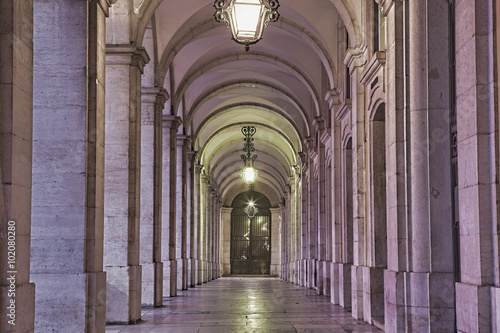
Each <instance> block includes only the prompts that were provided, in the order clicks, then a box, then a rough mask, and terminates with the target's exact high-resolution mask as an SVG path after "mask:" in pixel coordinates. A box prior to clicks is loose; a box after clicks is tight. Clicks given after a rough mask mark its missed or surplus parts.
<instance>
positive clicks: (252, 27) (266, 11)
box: [214, 0, 280, 51]
mask: <svg viewBox="0 0 500 333" xmlns="http://www.w3.org/2000/svg"><path fill="white" fill-rule="evenodd" d="M214 7H215V9H216V12H215V14H214V16H215V19H216V20H217V22H220V23H224V24H225V25H226V27H229V28H230V29H231V34H232V35H233V39H234V40H235V41H236V42H237V43H240V44H244V45H245V50H246V51H248V49H249V47H250V46H249V45H250V44H255V43H257V42H258V41H259V40H260V39H261V38H262V34H263V32H264V28H265V27H267V25H268V24H269V22H276V21H277V20H278V18H279V16H280V15H279V13H278V7H279V2H278V0H216V1H215V2H214Z"/></svg>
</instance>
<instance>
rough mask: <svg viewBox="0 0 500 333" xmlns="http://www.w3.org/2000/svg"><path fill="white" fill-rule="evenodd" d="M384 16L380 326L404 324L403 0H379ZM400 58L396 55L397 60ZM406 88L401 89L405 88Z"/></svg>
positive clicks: (406, 195)
mask: <svg viewBox="0 0 500 333" xmlns="http://www.w3.org/2000/svg"><path fill="white" fill-rule="evenodd" d="M379 3H380V5H381V6H382V8H383V12H384V15H385V19H386V27H387V28H386V45H387V48H386V65H385V66H386V90H387V96H393V98H387V100H386V112H385V122H386V136H385V138H386V173H387V176H386V184H387V185H386V189H387V191H386V202H387V211H386V214H387V270H385V271H384V300H385V314H384V317H385V329H386V331H387V332H402V331H404V330H405V326H406V319H405V312H406V310H405V293H406V292H405V280H406V276H407V273H406V271H407V265H408V256H407V252H408V241H409V239H408V223H409V219H408V214H409V208H408V200H409V193H408V192H409V170H408V168H409V163H408V154H407V151H408V150H409V149H407V147H408V146H409V142H408V138H407V137H406V135H407V134H406V133H407V132H408V130H407V129H408V123H409V122H408V114H409V112H408V104H409V102H407V101H406V98H407V97H406V96H409V95H410V93H409V84H408V83H407V79H406V76H407V75H408V66H409V65H408V64H409V57H410V52H409V51H408V47H409V44H408V43H409V40H410V36H409V27H408V19H407V16H408V2H401V1H394V0H380V1H379ZM401 59H402V60H401ZM405 90H407V91H405Z"/></svg>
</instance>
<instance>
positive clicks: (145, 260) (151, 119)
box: [140, 88, 168, 306]
mask: <svg viewBox="0 0 500 333" xmlns="http://www.w3.org/2000/svg"><path fill="white" fill-rule="evenodd" d="M167 99H168V94H167V92H166V90H165V89H163V88H142V101H141V104H142V114H141V224H140V228H141V229H140V263H141V266H142V304H143V305H150V306H151V305H153V306H161V305H162V304H163V262H162V260H161V201H162V188H161V182H162V179H161V175H162V146H161V145H162V127H163V126H162V122H163V115H162V112H163V107H164V104H165V102H166V101H167Z"/></svg>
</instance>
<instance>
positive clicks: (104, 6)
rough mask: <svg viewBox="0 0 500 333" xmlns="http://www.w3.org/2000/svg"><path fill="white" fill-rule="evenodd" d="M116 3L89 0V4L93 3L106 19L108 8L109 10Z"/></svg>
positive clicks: (109, 0)
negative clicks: (99, 8)
mask: <svg viewBox="0 0 500 333" xmlns="http://www.w3.org/2000/svg"><path fill="white" fill-rule="evenodd" d="M116 1H117V0H89V2H90V3H95V4H97V5H98V6H99V7H101V10H102V12H103V13H104V15H105V16H106V17H109V8H111V6H112V5H113V4H114V3H116Z"/></svg>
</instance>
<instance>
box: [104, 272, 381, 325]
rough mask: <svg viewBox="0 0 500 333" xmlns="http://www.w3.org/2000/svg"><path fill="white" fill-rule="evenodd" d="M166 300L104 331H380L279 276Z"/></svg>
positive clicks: (214, 285) (223, 283)
mask: <svg viewBox="0 0 500 333" xmlns="http://www.w3.org/2000/svg"><path fill="white" fill-rule="evenodd" d="M163 304H164V307H162V308H143V309H142V320H143V321H142V322H141V323H138V324H135V325H128V326H125V325H116V326H107V327H106V332H107V333H117V332H120V333H127V332H140V333H170V332H172V333H184V332H193V333H194V332H196V333H221V332H236V333H243V332H266V333H267V332H318V333H319V332H325V333H326V332H328V333H331V332H352V333H355V332H382V331H380V330H378V329H377V328H375V327H373V326H369V325H368V324H365V323H363V322H360V321H357V320H355V319H354V318H352V317H351V314H350V313H349V312H347V311H345V310H344V309H343V308H341V307H339V306H335V305H333V304H331V303H330V302H329V300H328V298H327V297H324V296H318V295H316V292H315V290H312V289H307V288H304V287H300V286H297V285H294V284H291V283H287V282H285V281H283V280H280V279H277V278H254V277H252V278H246V277H228V278H221V279H218V280H215V281H212V282H209V283H206V284H203V285H202V286H198V287H196V288H193V289H189V290H188V291H183V292H180V294H179V296H178V297H175V298H165V299H164V303H163Z"/></svg>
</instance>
